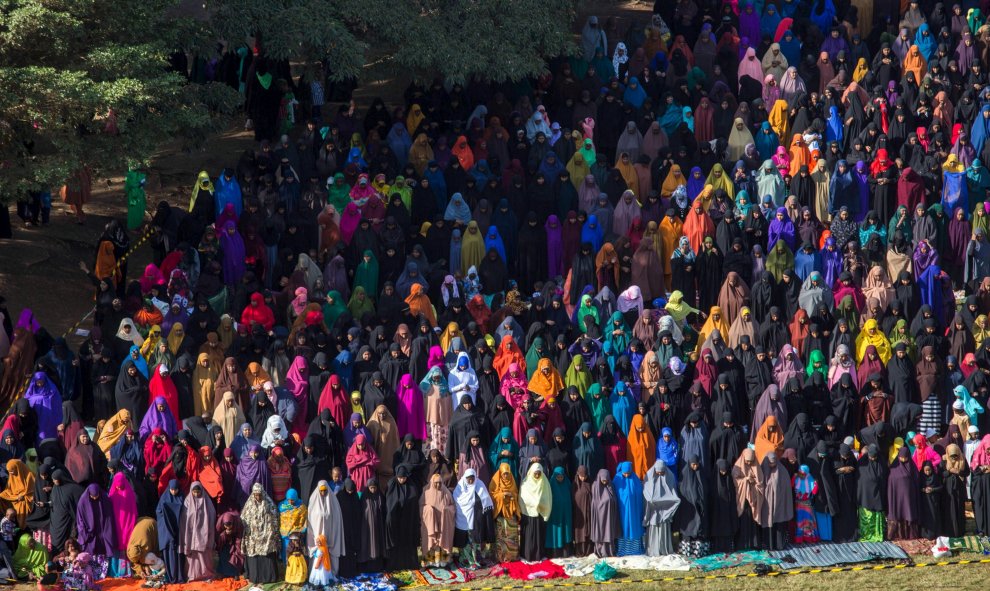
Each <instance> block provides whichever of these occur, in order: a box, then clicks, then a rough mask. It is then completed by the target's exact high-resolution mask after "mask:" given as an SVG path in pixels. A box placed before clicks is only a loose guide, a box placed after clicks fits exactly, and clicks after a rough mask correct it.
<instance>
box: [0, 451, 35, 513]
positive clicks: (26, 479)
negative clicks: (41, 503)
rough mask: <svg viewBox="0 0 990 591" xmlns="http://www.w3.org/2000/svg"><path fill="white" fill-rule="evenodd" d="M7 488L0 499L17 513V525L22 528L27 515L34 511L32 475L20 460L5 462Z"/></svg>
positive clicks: (1, 493) (0, 493)
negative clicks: (7, 475) (7, 476)
mask: <svg viewBox="0 0 990 591" xmlns="http://www.w3.org/2000/svg"><path fill="white" fill-rule="evenodd" d="M7 473H8V474H9V475H10V476H9V478H8V479H7V488H5V489H3V492H0V499H3V500H5V501H7V503H8V504H10V505H11V506H12V507H13V508H14V511H16V512H17V524H18V526H19V527H21V528H23V527H24V523H25V521H26V520H27V517H28V515H29V514H30V513H31V511H32V510H33V509H34V474H33V473H32V472H31V471H30V470H28V467H27V464H25V463H24V462H22V461H20V460H8V461H7Z"/></svg>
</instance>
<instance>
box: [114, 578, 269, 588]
mask: <svg viewBox="0 0 990 591" xmlns="http://www.w3.org/2000/svg"><path fill="white" fill-rule="evenodd" d="M144 581H145V580H144V579H143V578H140V579H135V578H131V577H122V578H114V579H103V580H102V581H100V582H99V586H100V589H101V591H146V588H144V587H142V585H144ZM282 584H283V585H284V584H285V583H282ZM245 585H248V582H247V581H246V580H245V579H217V580H215V581H213V582H211V583H209V584H206V583H203V582H202V581H199V582H196V583H182V584H180V585H165V586H164V587H162V588H163V589H165V591H203V590H204V589H209V590H210V591H236V590H238V589H243V588H244V587H245Z"/></svg>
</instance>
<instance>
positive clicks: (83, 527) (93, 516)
mask: <svg viewBox="0 0 990 591" xmlns="http://www.w3.org/2000/svg"><path fill="white" fill-rule="evenodd" d="M90 497H99V498H97V499H95V500H94V499H92V498H90ZM114 523H115V520H114V516H113V505H111V504H110V499H109V498H108V497H107V495H106V493H105V492H103V491H102V490H101V489H100V487H99V486H97V485H95V484H91V485H89V487H88V488H86V492H85V493H84V494H83V495H82V496H81V497H79V504H78V505H76V529H77V530H78V532H79V536H78V538H77V539H78V540H79V545H80V546H82V551H83V552H89V553H90V554H93V555H95V556H112V555H113V553H114V546H115V544H114V538H115V537H116V536H115V532H114Z"/></svg>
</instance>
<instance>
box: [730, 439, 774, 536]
mask: <svg viewBox="0 0 990 591" xmlns="http://www.w3.org/2000/svg"><path fill="white" fill-rule="evenodd" d="M732 479H733V480H734V481H735V483H736V512H737V514H738V515H739V535H738V537H737V539H736V548H737V549H738V550H755V549H757V548H759V547H760V529H761V528H762V527H763V526H764V522H763V505H764V503H766V483H765V481H764V480H763V470H761V469H760V463H759V462H758V461H757V459H756V452H755V451H753V450H751V449H744V450H743V452H742V454H740V456H739V459H737V460H736V463H735V465H733V466H732Z"/></svg>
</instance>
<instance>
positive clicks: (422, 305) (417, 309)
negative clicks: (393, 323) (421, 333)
mask: <svg viewBox="0 0 990 591" xmlns="http://www.w3.org/2000/svg"><path fill="white" fill-rule="evenodd" d="M406 303H407V304H409V314H410V315H411V316H413V317H414V318H415V317H418V316H419V315H420V314H422V315H423V316H424V317H425V318H426V319H427V320H428V321H429V322H430V326H432V327H434V328H436V326H437V315H436V313H434V312H433V304H432V303H430V298H429V296H427V295H426V293H425V292H424V291H423V285H422V284H420V283H413V284H412V287H411V288H410V289H409V296H408V297H406Z"/></svg>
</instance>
